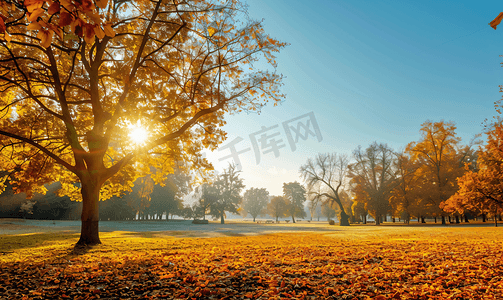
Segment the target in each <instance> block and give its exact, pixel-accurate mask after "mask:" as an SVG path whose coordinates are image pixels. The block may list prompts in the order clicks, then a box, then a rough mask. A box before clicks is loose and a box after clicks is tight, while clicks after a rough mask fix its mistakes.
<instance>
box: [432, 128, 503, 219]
mask: <svg viewBox="0 0 503 300" xmlns="http://www.w3.org/2000/svg"><path fill="white" fill-rule="evenodd" d="M486 134H487V143H486V144H485V146H484V148H481V149H480V151H479V157H478V161H477V169H476V170H473V169H470V165H468V164H467V165H466V169H467V172H466V173H465V174H464V175H463V176H461V177H459V178H458V185H459V189H458V191H457V192H456V193H455V194H454V195H453V196H451V197H450V198H449V199H447V200H446V201H445V202H443V203H442V204H441V208H442V209H444V210H445V211H447V212H451V213H452V212H458V213H460V214H463V213H465V212H466V211H479V212H482V213H488V214H493V215H494V221H495V225H496V226H497V217H498V216H499V214H501V212H502V211H503V124H502V122H501V121H498V122H495V123H494V124H493V125H492V126H491V128H490V129H489V130H488V131H487V132H486ZM473 164H474V163H473Z"/></svg>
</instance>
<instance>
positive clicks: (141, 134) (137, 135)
mask: <svg viewBox="0 0 503 300" xmlns="http://www.w3.org/2000/svg"><path fill="white" fill-rule="evenodd" d="M128 128H129V138H130V139H131V140H132V142H133V143H135V144H136V145H144V144H145V143H146V141H147V139H148V138H149V132H148V131H147V129H145V127H143V126H142V125H141V122H140V121H138V122H137V123H136V125H129V126H128Z"/></svg>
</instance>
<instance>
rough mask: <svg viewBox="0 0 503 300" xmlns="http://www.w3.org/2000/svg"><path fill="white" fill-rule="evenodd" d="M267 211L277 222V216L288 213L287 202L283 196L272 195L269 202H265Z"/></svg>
mask: <svg viewBox="0 0 503 300" xmlns="http://www.w3.org/2000/svg"><path fill="white" fill-rule="evenodd" d="M267 212H268V213H269V215H271V217H273V218H274V217H275V218H276V222H278V218H279V217H286V214H287V213H288V203H287V201H286V200H285V198H283V196H276V197H273V198H272V199H271V202H269V203H268V204H267Z"/></svg>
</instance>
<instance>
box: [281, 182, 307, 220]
mask: <svg viewBox="0 0 503 300" xmlns="http://www.w3.org/2000/svg"><path fill="white" fill-rule="evenodd" d="M283 198H284V199H285V200H286V201H287V203H288V214H289V215H290V216H291V217H292V222H293V223H295V217H299V218H304V217H305V216H306V211H305V210H304V202H306V189H305V188H304V187H303V186H302V184H300V183H298V182H297V181H295V182H290V183H283Z"/></svg>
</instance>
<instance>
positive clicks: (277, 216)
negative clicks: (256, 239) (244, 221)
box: [253, 216, 278, 222]
mask: <svg viewBox="0 0 503 300" xmlns="http://www.w3.org/2000/svg"><path fill="white" fill-rule="evenodd" d="M253 221H255V220H253ZM276 222H278V216H276Z"/></svg>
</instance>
